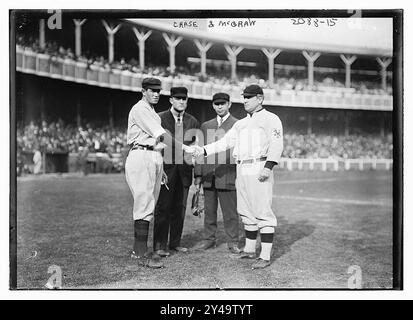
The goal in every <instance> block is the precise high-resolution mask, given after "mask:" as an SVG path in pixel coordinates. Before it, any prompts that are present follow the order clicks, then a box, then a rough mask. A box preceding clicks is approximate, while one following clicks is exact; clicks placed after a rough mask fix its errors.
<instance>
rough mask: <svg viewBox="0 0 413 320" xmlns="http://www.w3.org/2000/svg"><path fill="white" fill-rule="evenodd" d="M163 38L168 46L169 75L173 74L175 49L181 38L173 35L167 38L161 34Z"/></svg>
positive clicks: (166, 35)
mask: <svg viewBox="0 0 413 320" xmlns="http://www.w3.org/2000/svg"><path fill="white" fill-rule="evenodd" d="M162 36H163V38H164V39H165V41H166V43H167V44H168V51H169V68H170V69H171V73H174V72H175V68H176V66H175V48H176V46H177V45H178V44H179V42H181V40H182V37H181V36H179V37H176V36H175V35H173V34H172V35H171V36H168V34H167V33H162Z"/></svg>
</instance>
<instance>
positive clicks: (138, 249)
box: [133, 220, 149, 256]
mask: <svg viewBox="0 0 413 320" xmlns="http://www.w3.org/2000/svg"><path fill="white" fill-rule="evenodd" d="M134 229H135V242H134V245H133V250H134V251H135V253H136V255H138V256H143V255H144V254H145V253H146V251H147V249H148V233H149V221H146V220H135V222H134Z"/></svg>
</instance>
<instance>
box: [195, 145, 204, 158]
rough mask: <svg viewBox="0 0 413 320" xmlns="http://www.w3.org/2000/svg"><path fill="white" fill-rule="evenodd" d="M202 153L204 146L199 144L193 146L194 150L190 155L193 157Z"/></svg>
mask: <svg viewBox="0 0 413 320" xmlns="http://www.w3.org/2000/svg"><path fill="white" fill-rule="evenodd" d="M203 155H204V148H202V147H200V146H194V152H193V153H192V156H193V157H195V158H198V157H199V156H203Z"/></svg>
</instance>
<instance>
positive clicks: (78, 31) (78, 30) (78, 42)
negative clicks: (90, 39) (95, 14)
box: [73, 19, 86, 57]
mask: <svg viewBox="0 0 413 320" xmlns="http://www.w3.org/2000/svg"><path fill="white" fill-rule="evenodd" d="M73 22H74V24H75V54H76V57H79V56H80V55H81V54H82V25H83V24H84V23H85V22H86V19H83V20H80V19H73Z"/></svg>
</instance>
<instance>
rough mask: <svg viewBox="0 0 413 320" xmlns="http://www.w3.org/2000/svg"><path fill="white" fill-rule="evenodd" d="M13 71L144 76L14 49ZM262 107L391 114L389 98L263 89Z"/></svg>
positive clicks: (131, 82)
mask: <svg viewBox="0 0 413 320" xmlns="http://www.w3.org/2000/svg"><path fill="white" fill-rule="evenodd" d="M16 70H17V71H20V72H23V73H29V74H35V75H38V76H44V77H50V78H55V79H61V80H66V81H73V82H78V83H85V84H89V85H94V86H100V87H107V88H113V89H121V90H126V91H141V87H142V79H143V78H145V77H147V76H148V75H146V74H142V73H134V72H130V71H128V70H124V71H122V70H118V69H109V70H108V69H104V68H101V67H99V66H95V65H90V66H89V67H88V65H87V64H86V63H84V62H76V61H74V60H71V59H62V58H59V57H54V56H50V55H47V54H42V53H36V52H33V51H30V50H23V49H22V48H21V47H19V46H17V47H16ZM159 78H160V80H161V81H162V91H161V94H164V95H169V91H170V88H171V87H172V86H186V87H187V88H188V94H189V97H190V98H194V99H201V100H210V99H211V96H212V95H213V93H216V92H219V91H224V92H227V93H228V94H230V96H231V97H232V100H233V102H242V101H241V92H242V88H241V87H240V86H234V85H225V86H222V85H216V84H212V83H207V82H199V81H190V80H182V79H176V78H174V79H173V78H165V77H159ZM264 95H265V103H266V105H277V106H289V107H313V108H334V109H356V110H378V111H392V110H393V96H391V95H372V94H359V93H352V92H346V91H345V90H344V91H342V92H329V91H324V92H322V91H320V92H313V91H295V90H282V91H281V92H277V91H276V90H273V89H264Z"/></svg>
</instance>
